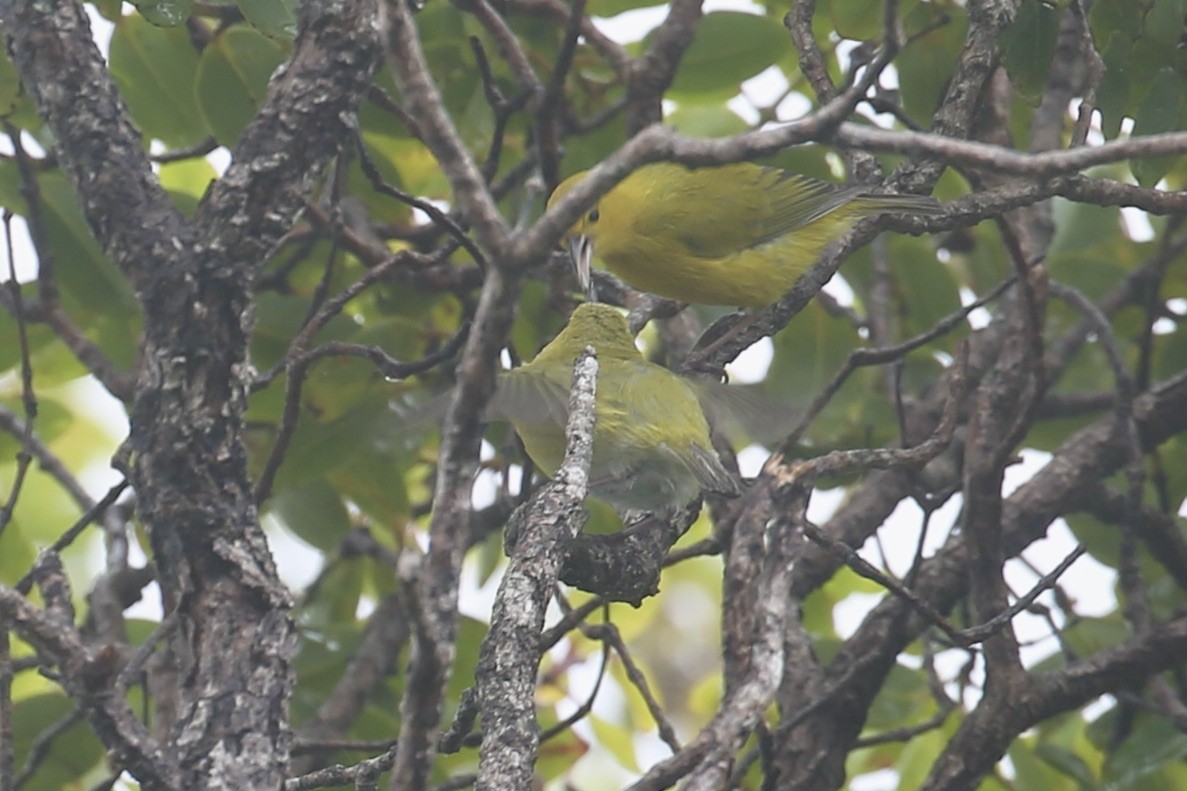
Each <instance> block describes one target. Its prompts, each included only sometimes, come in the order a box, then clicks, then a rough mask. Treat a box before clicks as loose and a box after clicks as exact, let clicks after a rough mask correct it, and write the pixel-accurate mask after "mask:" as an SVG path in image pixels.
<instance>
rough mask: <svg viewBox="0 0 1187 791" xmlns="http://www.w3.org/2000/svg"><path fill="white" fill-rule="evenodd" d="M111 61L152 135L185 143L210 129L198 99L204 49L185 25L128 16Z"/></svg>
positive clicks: (114, 43) (131, 107)
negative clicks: (165, 24) (196, 85)
mask: <svg viewBox="0 0 1187 791" xmlns="http://www.w3.org/2000/svg"><path fill="white" fill-rule="evenodd" d="M110 61H111V74H112V76H113V77H114V78H115V81H116V84H117V85H119V88H120V93H121V94H123V97H124V100H125V101H127V103H128V109H129V110H131V112H132V117H133V118H134V119H135V120H136V124H137V126H139V127H140V129H141V130H142V131H143V132H144V134H145V135H146V136H147V137H155V138H157V139H159V140H161V141H162V142H164V143H165V144H166V145H168V146H172V147H180V146H191V145H194V144H196V143H198V142H199V141H200V140H202V139H203V138H205V137H206V136H207V135H209V134H210V131H209V129H207V126H206V122H205V121H203V119H202V114H201V113H200V112H199V111H198V105H197V103H196V102H195V101H194V74H195V72H197V70H198V53H197V51H195V49H194V45H193V44H192V43H191V41H190V37H189V34H187V33H186V31H185V29H184V28H160V27H155V26H153V25H151V24H149V22H148V21H147V20H146V19H145V18H144V17H140V16H135V15H132V16H126V17H123V18H121V19H120V20H119V22H117V23H116V26H115V33H114V34H113V35H112V37H111V57H110Z"/></svg>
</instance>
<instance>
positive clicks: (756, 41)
mask: <svg viewBox="0 0 1187 791" xmlns="http://www.w3.org/2000/svg"><path fill="white" fill-rule="evenodd" d="M790 52H791V43H790V40H789V38H788V36H787V31H786V30H784V28H783V26H782V25H780V24H779V23H778V22H776V21H775V20H773V19H771V18H769V17H765V16H757V15H755V14H743V13H741V12H738V11H718V12H715V13H712V14H706V15H705V16H704V18H703V19H701V22H700V24H699V25H697V30H696V35H695V37H694V38H693V42H692V44H691V45H690V46H689V48H688V49H687V50H686V51H685V52H684V57H683V58H681V59H680V68H679V70H678V71H677V72H676V79H675V80H674V81H673V83H672V92H673V93H691V94H696V93H711V92H716V91H721V90H723V89H731V93H732V92H736V91H737V90H738V89H739V88H740V86H741V83H742V81H743V80H745V79H748V78H750V77H753V76H754V75H756V74H758V73H759V72H760V71H762V70H763V69H765V68H767V67H768V66H771V65H773V64H775V63H777V62H779V61H780V60H782V59H785V58H789V57H790Z"/></svg>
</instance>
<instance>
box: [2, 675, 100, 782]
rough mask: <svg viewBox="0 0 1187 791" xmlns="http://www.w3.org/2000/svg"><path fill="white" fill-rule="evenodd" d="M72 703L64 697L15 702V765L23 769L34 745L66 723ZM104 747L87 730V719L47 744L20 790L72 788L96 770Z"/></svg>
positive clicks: (34, 697) (81, 718)
mask: <svg viewBox="0 0 1187 791" xmlns="http://www.w3.org/2000/svg"><path fill="white" fill-rule="evenodd" d="M74 708H75V703H74V702H73V701H71V700H68V699H67V698H66V697H65V696H64V695H59V694H56V693H47V694H44V695H35V696H33V697H30V698H25V699H24V700H20V701H17V702H16V704H15V705H14V706H13V710H12V726H13V735H14V738H13V743H12V746H13V751H14V753H15V758H16V765H17V766H23V765H24V763H25V759H26V758H27V757H28V755H29V751H30V750H31V749H32V748H33V746H34V742H35V741H36V740H37V739H38V738H39V737H40V736H41V735H42V734H43V733H44V732H45V731H46V730H47V729H49V728H51V727H52V726H54V725H55V724H57V723H59V722H61V721H62V720H63V719H65V718H66V717H67V716H68V715H69V714H70V712H71V711H73V710H74ZM103 755H104V752H103V746H102V745H101V744H99V740H98V739H97V738H96V737H95V734H94V733H93V732H92V731H91V729H90V727H88V725H87V722H86V718H85V717H80V718H79V719H78V721H77V722H75V723H74V724H73V725H71V726H70V727H69V728H67V729H65V730H64V731H63V732H62V733H59V734H58V736H57V738H56V739H54V740H53V741H52V742H50V743H49V749H48V752H47V753H46V754H45V755H44V756H43V757H42V760H41V761H40V763H39V764H38V768H37V771H36V772H35V773H34V774H33V776H32V778H30V781H29V782H28V783H26V784H25V785H24V786H22V788H24V789H29V790H30V791H33V790H34V789H36V791H50V789H63V788H73V787H74V784H75V783H77V782H79V781H81V780H82V778H83V776H84V775H86V774H87V773H88V772H90V771H91V770H92V769H94V768H95V767H96V766H98V764H99V762H100V761H101V760H102V758H103Z"/></svg>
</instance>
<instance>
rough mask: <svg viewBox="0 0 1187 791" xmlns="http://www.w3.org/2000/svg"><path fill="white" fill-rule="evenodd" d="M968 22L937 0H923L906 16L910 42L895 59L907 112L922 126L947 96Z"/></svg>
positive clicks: (904, 22) (962, 15)
mask: <svg viewBox="0 0 1187 791" xmlns="http://www.w3.org/2000/svg"><path fill="white" fill-rule="evenodd" d="M945 20H948V21H945ZM967 25H968V20H967V17H966V16H965V15H964V14H957V15H955V16H953V15H952V14H951V10H950V9H948V8H942V7H940V6H939V4H937V3H920V4H919V5H917V6H915V8H914V10H912V11H911V12H910V13H908V14H906V15H905V16H904V17H903V28H904V30H905V31H906V33H907V36H908V37H910V42H911V43H910V44H908V45H907V47H906V48H905V49H904V50H903V53H902V56H901V57H900V58H898V59H897V60H896V61H895V68H897V69H898V72H899V92H900V93H901V94H902V97H903V108H904V109H905V110H906V111H907V115H908V116H910V117H911V118H913V119H914V120H915V121H916V122H917V123H920V124H921V125H923V126H926V125H927V124H928V122H929V120H930V119H931V116H932V114H933V113H934V112H935V111H936V108H937V107H939V104H940V100H941V99H942V98H943V96H944V91H945V90H946V89H947V86H948V80H949V78H950V77H951V75H952V70H953V68H954V66H955V64H956V58H957V56H958V55H959V53H960V50H961V47H962V46H963V45H964V34H965V29H966V27H967ZM924 31H926V32H924Z"/></svg>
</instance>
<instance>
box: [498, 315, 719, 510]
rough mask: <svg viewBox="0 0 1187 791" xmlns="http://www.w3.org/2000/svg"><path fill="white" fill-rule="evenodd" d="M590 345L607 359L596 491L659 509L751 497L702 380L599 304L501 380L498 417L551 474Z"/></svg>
mask: <svg viewBox="0 0 1187 791" xmlns="http://www.w3.org/2000/svg"><path fill="white" fill-rule="evenodd" d="M587 345H589V346H593V347H594V348H595V349H596V350H597V353H598V381H597V397H596V399H595V405H594V410H595V425H594V444H593V458H592V463H591V470H590V494H591V495H593V496H594V497H596V498H598V499H600V500H604V501H605V502H607V503H609V504H610V505H613V506H615V507H616V508H619V509H630V510H636V511H658V510H663V509H668V508H678V507H680V506H683V505H685V504H687V503H688V502H689V501H690V500H692V499H693V498H694V497H696V496H697V494H698V493H699V492H700V491H701V490H702V489H707V490H709V491H711V492H718V493H721V494H726V495H737V494H740V493H741V491H742V482H741V480H740V479H739V478H738V477H737V476H736V475H734V474H733V473H731V472H729V471H728V470H726V469H725V467H724V466H722V463H721V460H720V459H719V458H718V457H717V454H716V453H715V452H714V450H713V445H712V442H711V441H710V439H709V424H708V422H707V421H706V419H705V413H704V412H703V411H702V406H701V403H700V402H699V401H698V393H697V391H696V390H695V389H694V387H693V384H692V383H691V382H689V381H686V380H684V379H682V378H680V377H679V376H677V375H676V374H674V373H672V372H671V371H669V370H667V369H666V368H663V367H661V366H658V365H655V364H654V363H650V362H648V361H647V360H645V359H644V358H643V355H642V354H641V353H640V352H639V350H638V348H636V347H635V342H634V338H633V337H632V336H631V333H630V330H629V328H628V327H627V323H626V318H625V317H624V316H623V315H622V314H621V313H619V312H618V310H616V309H615V308H613V307H611V306H609V305H603V304H598V303H586V304H583V305H579V306H578V307H577V309H576V310H575V311H573V315H572V317H571V318H570V319H569V323H568V325H567V326H566V327H565V328H564V329H563V330H561V332H560V334H559V335H557V336H556V338H554V339H553V340H552V342H551V343H549V344H548V345H547V346H545V347H544V348H543V349H542V350H541V351H540V353H539V354H537V355H536V358H535V359H534V360H532V361H531V362H530V363H528V364H527V365H522V366H520V367H519V368H515V369H513V370H511V371H508V372H506V373H504V374H502V375H501V376H500V377H499V383H498V387H497V388H496V391H495V395H494V397H493V399H492V401H491V408H490V414H491V416H492V417H501V418H503V419H506V420H508V421H510V423H511V424H512V425H513V426H514V427H515V430H516V431H517V432H518V433H519V436H520V438H521V439H523V444H524V448H526V449H527V452H528V456H530V457H531V459H532V461H533V462H535V464H536V466H537V467H539V468H540V469H541V470H543V471H544V472H545V473H546V474H547V475H549V476H552V475H555V474H556V471H557V469H558V468H559V467H560V464H561V460H562V458H563V456H564V452H565V421H566V420H567V417H568V415H567V413H568V403H569V386H570V382H571V381H572V378H573V363H574V361H575V360H576V359H577V357H578V356H579V355H580V354H581V352H582V350H583V349H584V348H585V347H586V346H587ZM723 387H724V386H723ZM730 389H735V388H730Z"/></svg>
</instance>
